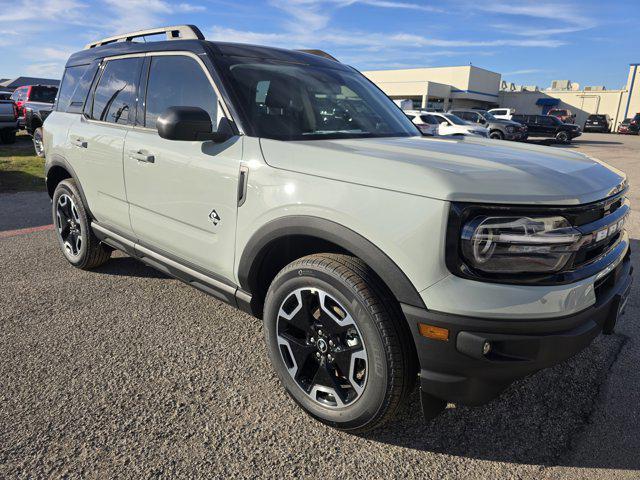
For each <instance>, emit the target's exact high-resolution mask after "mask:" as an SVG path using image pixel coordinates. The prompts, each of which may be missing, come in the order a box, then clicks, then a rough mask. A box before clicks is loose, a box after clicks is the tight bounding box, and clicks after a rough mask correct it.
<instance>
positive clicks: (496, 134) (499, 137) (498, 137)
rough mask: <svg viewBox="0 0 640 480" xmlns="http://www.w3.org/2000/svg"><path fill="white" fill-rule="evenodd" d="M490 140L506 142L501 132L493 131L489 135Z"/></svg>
mask: <svg viewBox="0 0 640 480" xmlns="http://www.w3.org/2000/svg"><path fill="white" fill-rule="evenodd" d="M489 138H493V139H494V140H504V134H503V133H502V132H501V131H500V130H492V131H491V132H490V133H489Z"/></svg>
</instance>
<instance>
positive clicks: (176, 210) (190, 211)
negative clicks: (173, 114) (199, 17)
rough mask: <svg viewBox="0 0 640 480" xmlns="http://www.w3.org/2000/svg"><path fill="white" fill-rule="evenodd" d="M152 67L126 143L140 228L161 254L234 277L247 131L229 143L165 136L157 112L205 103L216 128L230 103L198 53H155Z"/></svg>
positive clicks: (133, 208)
mask: <svg viewBox="0 0 640 480" xmlns="http://www.w3.org/2000/svg"><path fill="white" fill-rule="evenodd" d="M147 68H148V70H147ZM147 71H148V74H147V76H148V81H147V86H146V99H145V100H144V103H142V104H141V108H140V109H139V116H138V123H139V125H138V126H137V127H136V128H135V129H134V130H132V131H131V132H130V133H129V134H128V136H127V140H126V145H125V149H124V151H125V180H126V184H127V197H128V199H129V202H130V205H131V223H132V226H133V230H134V233H135V235H136V236H137V238H138V241H139V243H140V244H141V245H142V246H146V247H147V248H150V249H152V250H154V251H155V252H157V253H159V254H161V255H164V256H166V257H168V258H173V259H175V260H177V261H179V262H180V263H182V264H187V265H189V266H191V267H192V268H195V269H198V270H201V271H203V272H204V273H205V274H209V275H210V276H216V275H215V274H218V276H221V277H223V278H226V279H233V278H234V275H233V262H234V250H235V228H236V215H237V208H238V179H239V176H240V160H241V156H242V141H241V137H238V136H235V137H233V138H231V139H229V140H227V141H226V142H224V143H213V142H210V141H175V140H166V139H163V138H160V136H159V135H158V132H157V130H156V120H157V118H158V117H159V116H160V115H161V114H162V113H163V112H164V111H165V110H166V109H167V108H169V107H174V106H175V107H178V106H182V107H194V106H196V107H200V108H202V109H204V110H205V111H207V112H208V113H209V116H210V117H211V120H212V124H213V127H214V129H216V128H217V125H218V124H219V121H220V119H221V118H223V115H224V114H223V108H224V107H223V105H222V103H221V100H220V98H219V95H218V94H217V90H216V88H215V85H214V83H213V80H212V78H211V75H210V74H209V72H208V71H207V70H206V67H205V65H204V64H203V62H202V61H201V60H200V59H199V58H198V57H197V56H195V55H193V54H190V53H186V52H185V53H182V52H171V53H150V54H148V57H147V60H146V64H145V72H147ZM214 272H215V273H214Z"/></svg>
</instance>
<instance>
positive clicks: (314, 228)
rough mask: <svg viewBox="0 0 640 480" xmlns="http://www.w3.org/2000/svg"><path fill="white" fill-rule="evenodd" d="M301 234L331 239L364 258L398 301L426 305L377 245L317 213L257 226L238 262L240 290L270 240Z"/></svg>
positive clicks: (252, 275) (250, 278)
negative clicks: (316, 215) (317, 215)
mask: <svg viewBox="0 0 640 480" xmlns="http://www.w3.org/2000/svg"><path fill="white" fill-rule="evenodd" d="M292 235H300V236H307V237H315V238H318V239H320V240H324V241H328V242H331V243H333V244H335V245H337V246H339V247H340V248H342V249H344V250H346V251H348V252H350V253H352V254H353V255H355V256H357V257H358V258H360V259H361V260H362V261H364V262H365V263H366V264H367V265H368V266H369V267H371V269H372V270H373V271H374V272H375V273H376V274H377V275H378V276H379V277H380V278H381V279H382V281H383V282H384V283H385V284H386V285H387V287H389V289H390V290H391V292H392V293H393V295H394V296H395V298H396V299H397V300H398V301H399V302H400V303H404V304H408V305H412V306H414V307H419V308H426V307H425V304H424V301H423V300H422V297H420V294H419V293H418V291H417V290H416V288H415V287H414V285H413V284H412V283H411V281H410V280H409V279H408V278H407V276H406V275H405V274H404V272H403V271H402V270H401V269H400V267H398V265H396V264H395V262H394V261H393V260H391V259H390V258H389V257H388V256H387V255H386V254H385V253H384V252H383V251H382V250H380V248H378V247H377V246H376V245H374V244H373V243H372V242H370V241H369V240H367V239H366V238H365V237H363V236H362V235H360V234H359V233H357V232H354V231H353V230H351V229H350V228H348V227H345V226H343V225H340V224H339V223H336V222H333V221H331V220H326V219H324V218H320V217H312V216H305V215H294V216H287V217H282V218H278V219H276V220H272V221H270V222H268V223H266V224H265V225H263V226H262V227H260V228H259V229H258V230H257V231H256V232H255V233H254V234H253V235H252V236H251V238H250V239H249V241H248V242H247V244H246V246H245V248H244V250H243V252H242V255H241V257H240V261H239V263H238V280H239V281H240V286H241V287H242V289H243V290H245V291H247V292H251V286H252V285H255V280H256V277H257V275H258V272H259V270H260V267H261V265H262V261H263V259H264V257H265V255H266V253H267V251H268V249H269V246H270V244H271V243H272V242H273V241H275V240H277V239H280V238H284V237H288V236H292Z"/></svg>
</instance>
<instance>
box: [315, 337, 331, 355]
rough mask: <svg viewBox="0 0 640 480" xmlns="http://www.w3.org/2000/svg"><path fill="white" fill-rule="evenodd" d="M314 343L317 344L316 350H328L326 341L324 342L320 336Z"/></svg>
mask: <svg viewBox="0 0 640 480" xmlns="http://www.w3.org/2000/svg"><path fill="white" fill-rule="evenodd" d="M316 345H317V346H318V350H319V351H320V353H327V350H329V346H328V345H327V342H325V341H324V339H322V338H321V339H319V340H318V343H317V344H316Z"/></svg>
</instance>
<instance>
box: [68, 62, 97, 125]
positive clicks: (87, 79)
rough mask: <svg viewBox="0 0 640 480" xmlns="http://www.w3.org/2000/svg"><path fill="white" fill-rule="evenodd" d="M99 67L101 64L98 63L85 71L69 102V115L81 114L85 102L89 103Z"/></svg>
mask: <svg viewBox="0 0 640 480" xmlns="http://www.w3.org/2000/svg"><path fill="white" fill-rule="evenodd" d="M98 66H99V64H98V62H97V61H96V62H95V63H93V64H91V65H89V66H88V68H86V69H85V72H84V74H83V75H82V78H81V79H80V81H79V82H78V84H77V86H76V89H75V91H74V92H73V95H71V101H70V102H69V106H68V107H67V110H66V111H67V112H68V113H81V112H82V111H83V109H84V106H85V102H86V101H87V96H88V95H89V91H90V90H91V85H92V84H93V79H94V78H95V76H96V72H97V71H98Z"/></svg>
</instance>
